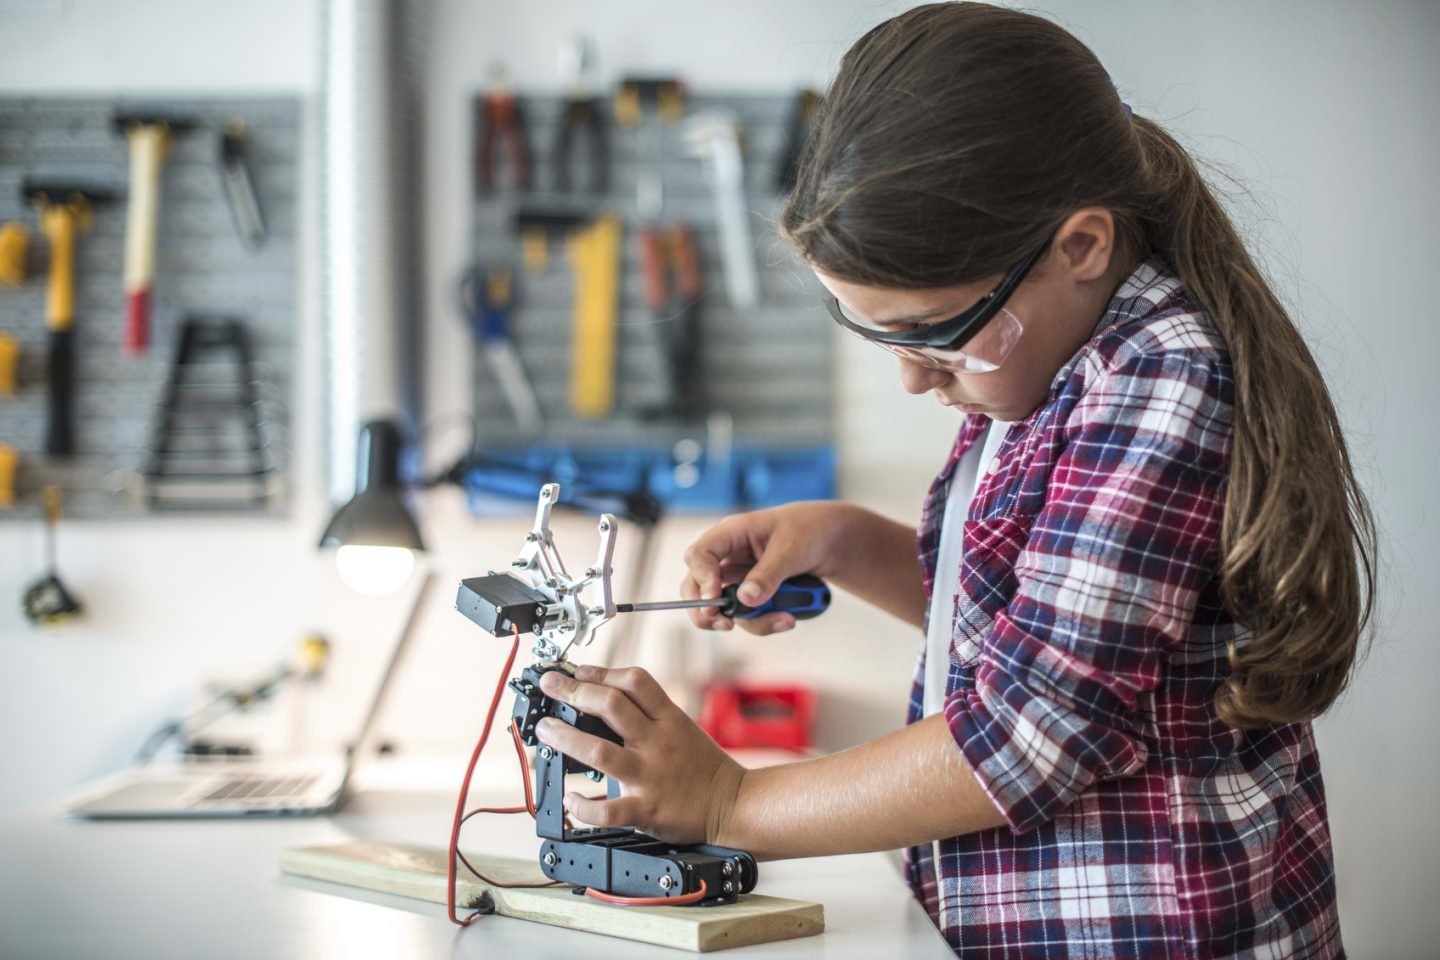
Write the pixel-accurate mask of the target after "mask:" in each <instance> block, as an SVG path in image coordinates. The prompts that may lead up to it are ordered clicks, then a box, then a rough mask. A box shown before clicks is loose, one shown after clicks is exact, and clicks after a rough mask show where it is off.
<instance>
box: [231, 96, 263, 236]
mask: <svg viewBox="0 0 1440 960" xmlns="http://www.w3.org/2000/svg"><path fill="white" fill-rule="evenodd" d="M220 183H221V185H222V186H223V187H224V188H225V202H226V204H227V205H228V206H229V207H230V219H231V221H232V222H233V223H234V224H235V232H236V233H237V234H238V235H239V236H240V242H241V243H243V244H244V245H245V248H246V249H247V250H250V251H252V252H253V251H256V250H259V249H260V247H261V246H262V245H263V244H264V243H265V214H264V212H263V211H262V210H261V208H260V197H259V195H258V194H256V192H255V178H254V177H253V176H252V175H251V172H250V158H249V136H248V134H247V133H246V132H245V122H244V121H243V120H234V121H231V122H230V123H227V124H226V125H225V129H224V130H222V131H221V133H220Z"/></svg>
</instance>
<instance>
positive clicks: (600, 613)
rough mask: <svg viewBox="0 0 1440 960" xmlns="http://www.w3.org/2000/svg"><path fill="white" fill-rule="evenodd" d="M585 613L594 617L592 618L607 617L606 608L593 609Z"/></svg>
mask: <svg viewBox="0 0 1440 960" xmlns="http://www.w3.org/2000/svg"><path fill="white" fill-rule="evenodd" d="M585 612H586V613H588V614H590V616H592V617H602V616H604V615H605V608H604V607H591V608H590V609H589V610H586V611H585Z"/></svg>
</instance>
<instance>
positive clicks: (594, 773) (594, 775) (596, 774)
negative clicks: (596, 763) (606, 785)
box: [585, 770, 605, 783]
mask: <svg viewBox="0 0 1440 960" xmlns="http://www.w3.org/2000/svg"><path fill="white" fill-rule="evenodd" d="M585 776H586V777H588V778H589V779H591V780H593V781H595V782H596V783H599V782H600V781H601V780H604V779H605V774H603V773H601V772H600V771H599V770H590V771H587V772H586V774H585Z"/></svg>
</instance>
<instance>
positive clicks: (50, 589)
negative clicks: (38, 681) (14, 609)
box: [21, 484, 81, 626]
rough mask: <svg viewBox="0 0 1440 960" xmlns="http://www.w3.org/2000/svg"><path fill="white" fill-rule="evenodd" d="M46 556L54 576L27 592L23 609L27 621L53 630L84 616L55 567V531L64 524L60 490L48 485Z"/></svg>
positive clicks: (46, 500) (22, 599) (38, 582)
mask: <svg viewBox="0 0 1440 960" xmlns="http://www.w3.org/2000/svg"><path fill="white" fill-rule="evenodd" d="M43 497H44V501H45V553H46V560H47V561H48V566H49V568H50V572H49V573H47V574H46V575H45V576H43V577H41V578H40V579H39V580H36V581H35V582H34V583H32V584H31V585H30V587H29V588H28V589H26V591H25V595H24V596H23V597H22V598H21V606H22V607H23V608H24V610H25V618H26V619H27V620H29V621H30V622H31V623H34V624H38V625H40V626H52V625H54V624H57V623H61V622H63V621H65V620H69V619H70V618H72V617H77V616H79V615H80V612H81V607H80V601H79V600H77V599H75V596H74V595H73V594H72V593H71V592H70V591H69V590H67V589H65V585H64V584H63V583H61V582H60V575H59V574H58V573H57V572H56V566H55V554H56V551H55V528H56V527H57V526H59V524H60V488H59V487H57V486H53V485H51V484H46V486H45V490H44V493H43Z"/></svg>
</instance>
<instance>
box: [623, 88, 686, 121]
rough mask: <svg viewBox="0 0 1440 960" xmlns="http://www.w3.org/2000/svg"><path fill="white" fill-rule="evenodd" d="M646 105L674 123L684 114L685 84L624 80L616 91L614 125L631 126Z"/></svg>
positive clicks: (638, 118)
mask: <svg viewBox="0 0 1440 960" xmlns="http://www.w3.org/2000/svg"><path fill="white" fill-rule="evenodd" d="M647 106H650V107H654V108H655V110H656V112H658V113H659V114H660V119H661V120H663V121H664V122H666V123H674V122H675V121H676V120H679V119H680V117H681V116H683V115H684V113H685V84H684V83H682V82H681V81H680V80H678V79H676V78H675V77H623V78H622V79H621V80H620V85H619V87H618V88H616V91H615V122H617V123H619V124H620V125H621V126H622V127H633V126H635V124H637V123H639V122H640V116H641V112H642V109H643V108H644V107H647Z"/></svg>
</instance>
